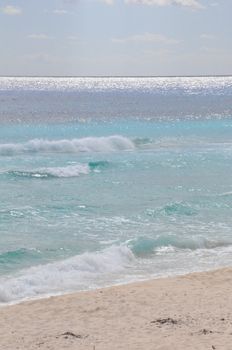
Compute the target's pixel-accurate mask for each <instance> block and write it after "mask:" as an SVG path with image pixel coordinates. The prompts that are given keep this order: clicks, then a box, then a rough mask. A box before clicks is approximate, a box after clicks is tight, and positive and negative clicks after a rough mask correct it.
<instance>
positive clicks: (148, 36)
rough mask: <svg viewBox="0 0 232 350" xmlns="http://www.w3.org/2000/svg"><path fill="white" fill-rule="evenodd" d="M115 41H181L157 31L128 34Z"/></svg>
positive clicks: (175, 42)
mask: <svg viewBox="0 0 232 350" xmlns="http://www.w3.org/2000/svg"><path fill="white" fill-rule="evenodd" d="M112 41H113V42H115V43H121V44H123V43H128V42H135V43H136V42H140V43H141V42H144V43H160V44H168V45H170V44H178V43H179V42H180V41H179V40H176V39H172V38H168V37H166V36H165V35H162V34H155V33H144V34H137V35H132V36H128V37H125V38H113V39H112Z"/></svg>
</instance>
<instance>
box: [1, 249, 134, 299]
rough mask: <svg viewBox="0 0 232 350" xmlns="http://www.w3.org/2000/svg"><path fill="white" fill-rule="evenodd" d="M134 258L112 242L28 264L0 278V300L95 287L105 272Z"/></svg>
mask: <svg viewBox="0 0 232 350" xmlns="http://www.w3.org/2000/svg"><path fill="white" fill-rule="evenodd" d="M133 260H134V256H133V253H132V252H131V250H130V249H129V248H128V247H126V246H111V247H110V248H106V249H105V250H103V251H101V252H95V253H84V254H82V255H77V256H75V257H72V258H69V259H67V260H63V261H60V262H55V263H50V264H47V265H39V266H36V267H31V268H29V269H27V270H24V271H22V272H21V274H20V276H16V277H14V278H8V279H7V278H5V279H3V278H2V279H1V280H0V303H5V302H11V301H17V300H22V299H25V298H35V297H39V296H42V295H45V294H56V293H60V292H64V291H66V292H67V291H71V290H80V289H88V288H89V287H91V286H92V287H95V286H96V285H98V282H99V281H100V280H101V281H102V280H104V276H105V275H109V274H118V273H120V272H123V270H124V269H125V268H126V267H128V266H129V265H130V264H131V263H132V262H133Z"/></svg>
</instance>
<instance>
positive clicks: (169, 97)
mask: <svg viewBox="0 0 232 350" xmlns="http://www.w3.org/2000/svg"><path fill="white" fill-rule="evenodd" d="M231 173H232V77H151V78H147V77H138V78H136V77H134V78H126V77H117V78H113V77H112V78H104V77H102V78H100V77H99V78H91V77H86V78H85V77H80V78H61V77H60V78H52V77H49V78H37V77H31V78H28V77H25V78H23V77H1V78H0V198H1V201H0V303H3V304H4V303H12V302H18V301H21V300H25V299H30V298H40V297H44V296H48V295H57V294H63V293H68V292H73V291H79V290H88V289H94V288H98V287H104V286H110V285H116V284H122V283H128V282H132V281H139V280H146V279H151V278H155V277H164V276H173V275H178V274H185V273H189V272H193V271H205V270H209V269H214V268H217V267H222V266H231V264H232V180H231Z"/></svg>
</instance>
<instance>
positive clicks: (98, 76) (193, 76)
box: [0, 74, 232, 78]
mask: <svg viewBox="0 0 232 350" xmlns="http://www.w3.org/2000/svg"><path fill="white" fill-rule="evenodd" d="M198 77H199V78H207V77H208V78H209V77H232V74H205V75H204V74H197V75H0V78H198Z"/></svg>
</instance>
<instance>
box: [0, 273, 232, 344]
mask: <svg viewBox="0 0 232 350" xmlns="http://www.w3.org/2000/svg"><path fill="white" fill-rule="evenodd" d="M0 349H1V350H8V349H10V350H16V349H29V350H33V349H41V350H43V349H54V350H61V349H62V350H63V349H75V350H78V349H80V350H82V349H85V350H87V349H88V350H93V349H95V350H103V349H107V350H111V349H112V350H113V349H131V350H132V349H133V350H135V349H146V350H149V349H153V350H161V349H162V350H169V349H172V350H173V349H174V350H181V349H185V350H186V349H197V350H200V349H217V350H219V349H228V350H232V269H221V270H217V271H213V272H206V273H195V274H190V275H187V276H181V277H175V278H165V279H157V280H153V281H149V282H143V283H136V284H130V285H126V286H120V287H112V288H106V289H101V290H97V291H91V292H81V293H76V294H72V295H66V296H61V297H52V298H48V299H43V300H37V301H31V302H25V303H21V304H18V305H14V306H7V307H3V308H1V309H0Z"/></svg>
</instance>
